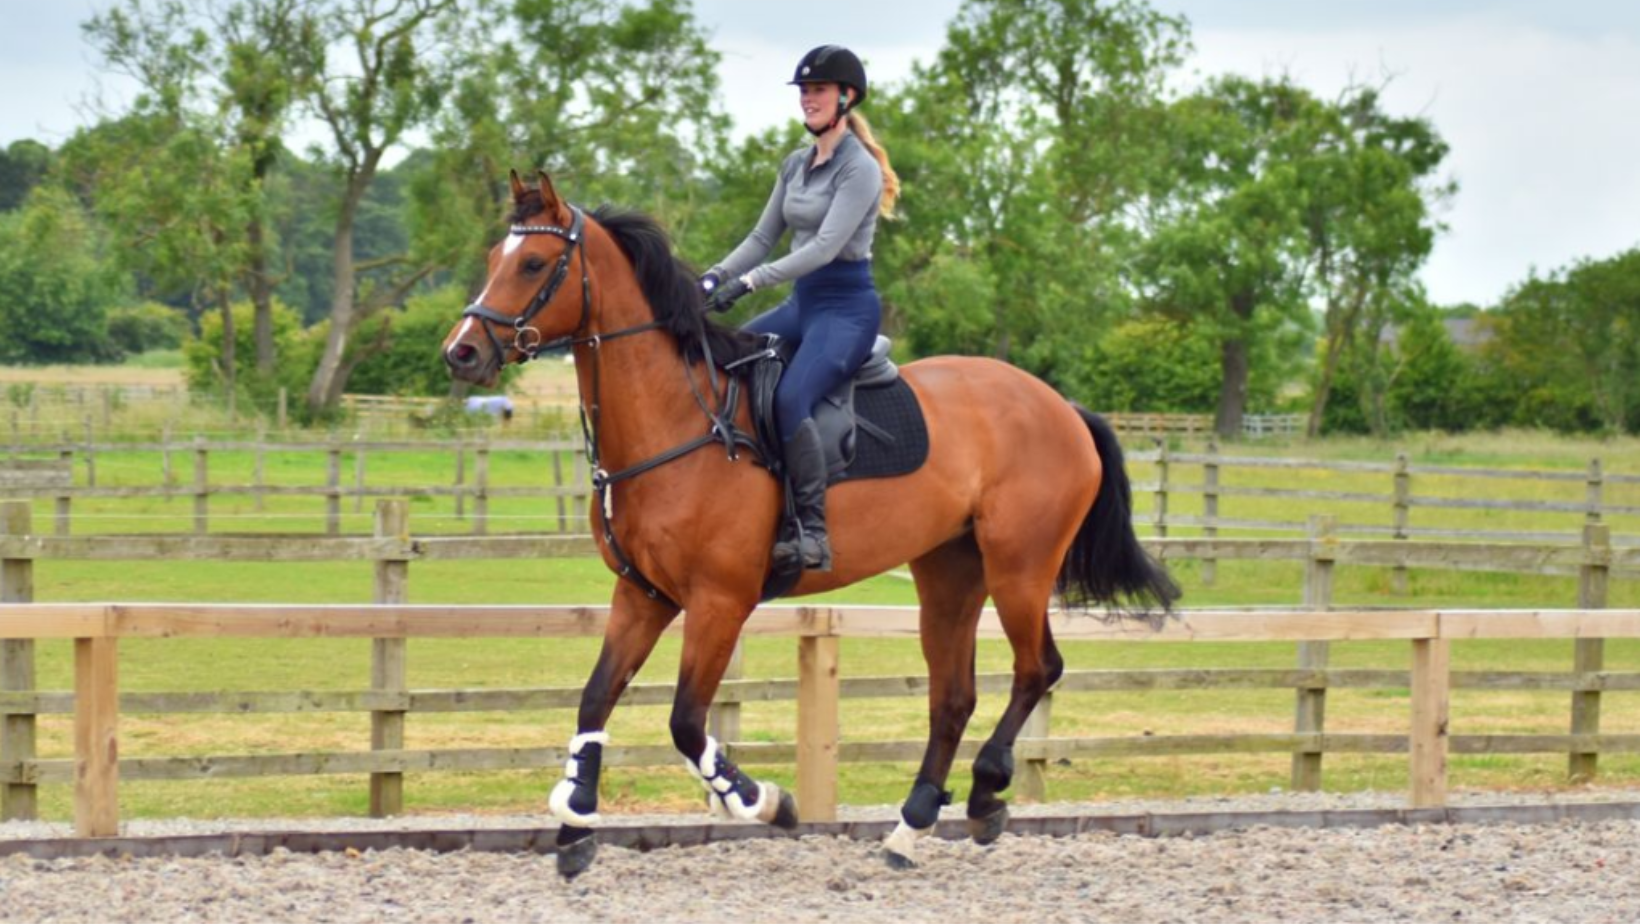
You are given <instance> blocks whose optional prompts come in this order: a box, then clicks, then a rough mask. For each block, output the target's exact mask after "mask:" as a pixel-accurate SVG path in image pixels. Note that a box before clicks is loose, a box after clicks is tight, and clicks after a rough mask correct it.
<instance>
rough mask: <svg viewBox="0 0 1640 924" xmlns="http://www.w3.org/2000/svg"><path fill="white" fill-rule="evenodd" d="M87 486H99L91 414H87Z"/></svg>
mask: <svg viewBox="0 0 1640 924" xmlns="http://www.w3.org/2000/svg"><path fill="white" fill-rule="evenodd" d="M85 486H86V487H88V488H94V487H96V486H97V444H96V441H95V440H94V439H93V438H92V429H91V415H90V414H87V415H85Z"/></svg>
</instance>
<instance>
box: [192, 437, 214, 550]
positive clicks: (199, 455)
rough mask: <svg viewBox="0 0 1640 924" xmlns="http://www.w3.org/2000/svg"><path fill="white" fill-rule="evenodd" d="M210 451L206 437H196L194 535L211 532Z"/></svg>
mask: <svg viewBox="0 0 1640 924" xmlns="http://www.w3.org/2000/svg"><path fill="white" fill-rule="evenodd" d="M210 465H211V463H210V450H209V449H206V448H205V437H204V436H202V435H196V436H195V437H194V535H196V536H203V535H205V534H206V533H207V532H209V531H210V520H209V518H210V515H211V494H210V486H209V482H210Z"/></svg>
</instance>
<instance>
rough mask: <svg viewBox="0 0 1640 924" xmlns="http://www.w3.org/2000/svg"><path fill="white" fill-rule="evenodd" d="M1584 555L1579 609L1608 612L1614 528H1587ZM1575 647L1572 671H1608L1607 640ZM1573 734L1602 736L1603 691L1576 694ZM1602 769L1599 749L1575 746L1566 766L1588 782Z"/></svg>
mask: <svg viewBox="0 0 1640 924" xmlns="http://www.w3.org/2000/svg"><path fill="white" fill-rule="evenodd" d="M1597 465H1598V463H1596V466H1597ZM1594 467H1595V466H1591V469H1592V468H1594ZM1583 554H1584V561H1583V565H1582V567H1580V568H1579V569H1578V575H1577V608H1578V609H1580V610H1598V609H1605V607H1606V586H1607V579H1608V577H1609V576H1610V573H1611V572H1610V568H1611V527H1609V526H1593V525H1591V526H1585V527H1583ZM1572 644H1573V646H1574V648H1573V650H1572V662H1573V663H1572V670H1573V671H1574V672H1576V674H1577V675H1578V677H1579V678H1585V677H1587V676H1588V675H1590V674H1593V673H1595V672H1597V671H1602V670H1605V669H1606V641H1605V639H1598V638H1580V639H1577V640H1576V641H1574V642H1573V643H1572ZM1572 734H1574V735H1590V736H1593V735H1598V734H1600V691H1599V690H1586V689H1579V690H1576V691H1574V692H1573V693H1572ZM1599 769H1600V751H1599V750H1598V746H1592V749H1591V750H1588V751H1579V750H1577V749H1576V748H1575V746H1574V748H1573V750H1572V753H1571V755H1570V758H1569V760H1568V762H1567V765H1566V773H1567V776H1569V777H1570V778H1571V779H1573V780H1574V781H1578V782H1587V781H1589V780H1592V779H1594V777H1595V774H1596V773H1597V772H1598V771H1599Z"/></svg>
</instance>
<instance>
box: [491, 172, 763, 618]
mask: <svg viewBox="0 0 1640 924" xmlns="http://www.w3.org/2000/svg"><path fill="white" fill-rule="evenodd" d="M569 211H570V225H569V227H568V228H564V227H562V226H560V225H513V226H512V227H511V228H510V229H509V233H511V234H518V235H524V236H528V235H532V234H550V235H552V236H554V237H559V238H563V239H564V240H565V241H566V242H567V246H565V247H564V250H563V252H562V253H560V254H559V255H558V262H557V264H555V265H554V266H553V268H552V275H550V276H548V277H547V281H546V282H544V283H542V285H541V288H540V289H538V290H537V291H536V293H535V295H534V297H532V298H531V299H530V303H529V304H528V305H526V306H525V307H524V310H523V311H522V312H520V313H519V314H517V315H509V314H504V313H502V312H500V311H497V310H496V309H494V308H492V307H490V306H489V305H486V304H483V303H482V302H474V303H473V304H471V305H468V306H467V307H466V308H465V309H463V310H462V312H461V316H462V317H464V318H478V319H479V321H481V322H482V323H483V326H484V335H485V336H486V337H489V338H490V345H491V346H492V347H494V348H495V351H496V357H497V360H498V361H501V360H502V359H503V358H504V357H505V356H506V355H507V352H506V348H505V347H503V346H502V344H501V338H499V337H497V336H496V333H495V325H506V326H509V327H511V328H512V329H513V343H512V349H515V350H517V351H518V352H519V353H520V354H522V355H523V357H524V361H529V360H532V359H534V358H535V357H536V356H537V355H538V354H539V353H541V352H542V351H544V350H557V349H564V348H570V347H577V346H585V345H590V346H591V347H592V354H591V357H592V361H591V373H592V400H591V402H590V405H589V403H588V402H587V401H586V400H585V399H584V396H583V400H582V402H581V432H582V435H583V436H584V437H585V438H586V454H587V463H588V465H589V466H590V467H591V468H592V489H593V493H594V494H595V495H596V497H597V500H598V507H599V509H600V511H601V512H602V513H603V536H604V542H605V544H606V545H607V546H608V548H609V550H610V552H611V554H612V555H613V557H614V558H615V561H616V563H617V565H618V566H619V567H618V568H617V573H618V574H619V575H620V576H621V577H624V578H627V579H628V580H630V581H632V582H633V583H634V584H636V585H637V586H638V589H639V590H642V591H643V592H644V594H645V595H647V596H648V597H650V598H651V599H661V600H669V599H670V598H668V597H667V596H666V595H665V594H664V593H662V592H661V590H660V589H659V588H657V587H656V586H655V585H654V584H653V583H652V582H650V580H649V579H648V578H646V577H644V575H643V573H642V572H640V571H639V570H638V568H637V566H636V565H634V564H632V562H631V560H630V559H629V558H627V556H626V554H625V553H624V552H623V551H622V550H621V547H620V545H619V544H618V543H617V542H616V540H615V532H614V526H613V523H614V519H615V511H614V504H613V499H612V497H611V495H610V493H609V489H610V487H611V486H613V485H615V484H617V483H619V482H622V481H625V480H627V479H628V478H634V477H636V476H638V475H641V474H643V473H644V472H647V471H650V470H651V469H655V468H659V467H660V466H662V465H665V464H666V463H668V462H671V461H673V460H675V459H680V458H682V457H684V456H686V455H688V454H690V453H692V452H694V451H695V450H697V449H700V448H702V447H705V446H709V445H711V444H713V443H722V444H723V445H724V446H725V447H726V448H727V449H728V451H729V458H730V459H731V460H733V459H738V458H739V450H740V449H741V448H742V447H745V448H747V449H750V450H752V452H753V453H754V454H756V453H757V451H758V446H757V441H756V439H755V438H754V437H752V436H750V435H749V434H747V433H746V432H745V431H743V430H741V429H740V428H739V427H737V426H735V424H734V418H735V412H736V409H737V407H738V405H739V381H738V380H737V379H735V378H734V377H733V376H730V377H729V382H728V384H727V386H726V387H725V388H724V390H723V391H722V392H721V393H719V391H718V387H717V382H718V377H717V366H716V364H715V363H714V362H713V361H712V355H711V348H710V347H709V346H705V339H704V338H702V344H703V349H704V351H705V357H704V359H705V361H706V369H707V374H708V377H709V378H710V380H711V385H710V391H711V393H712V398H713V399H714V401H713V402H712V403H715V404H716V405H717V409H716V410H714V409H713V408H712V406H711V404H710V403H708V402H707V400H706V397H705V396H703V395H702V394H701V393H700V389H699V388H698V387H697V386H696V385H695V379H694V376H692V375H691V376H687V377H688V379H689V388H690V390H691V391H693V392H694V394H695V402H696V403H697V404H699V405H700V408H701V410H702V411H704V412H705V413H706V419H707V421H708V422H709V423H710V427H709V428H708V430H707V432H706V433H705V434H704V435H702V436H700V437H697V438H696V439H693V440H690V441H689V442H686V443H683V444H682V445H679V446H675V447H673V448H672V449H669V450H667V451H665V452H663V453H661V454H659V455H657V456H654V457H652V458H649V459H646V460H644V461H642V462H639V463H637V464H636V465H632V466H628V467H627V468H624V469H621V470H620V471H617V472H609V471H606V470H605V469H604V468H603V467H602V466H601V465H600V464H599V458H598V425H599V422H600V417H601V413H602V408H601V407H600V398H601V396H600V392H601V391H602V388H601V377H600V375H599V372H600V369H599V366H600V364H599V361H598V359H599V354H600V347H601V346H602V345H603V344H604V343H607V342H608V341H611V340H619V339H622V338H624V337H630V336H633V335H635V334H641V333H645V332H648V331H652V330H661V329H662V328H663V325H662V324H661V322H660V321H654V320H651V321H648V322H646V323H643V324H635V325H633V326H631V327H623V328H621V329H620V330H617V331H611V332H610V333H607V334H588V333H587V332H586V331H587V327H588V325H589V324H590V323H591V321H592V277H591V275H590V274H589V273H588V271H587V258H586V243H585V242H586V214H585V213H584V212H582V211H581V209H580V208H578V207H576V206H574V205H571V206H569ZM577 250H580V251H581V320H580V321H579V322H578V323H577V324H576V325H575V329H574V330H572V331H570V332H569V333H568V334H565V335H564V336H562V337H556V338H554V339H552V340H549V341H546V342H542V340H541V332H540V331H538V330H536V329H535V328H534V327H532V326H530V321H532V320H534V318H535V316H536V315H538V314H540V313H541V311H542V310H543V309H545V308H546V307H547V305H548V304H550V303H551V302H552V300H553V297H554V296H556V295H557V294H558V290H559V289H560V288H562V287H563V285H564V281H565V280H566V279H568V278H569V263H570V259H571V257H573V256H574V254H575V252H576V251H577Z"/></svg>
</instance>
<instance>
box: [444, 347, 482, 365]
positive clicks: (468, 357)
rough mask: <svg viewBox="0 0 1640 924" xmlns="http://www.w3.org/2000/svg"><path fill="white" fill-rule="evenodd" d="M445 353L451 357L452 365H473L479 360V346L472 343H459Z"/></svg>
mask: <svg viewBox="0 0 1640 924" xmlns="http://www.w3.org/2000/svg"><path fill="white" fill-rule="evenodd" d="M444 355H445V356H446V357H448V358H449V360H450V364H451V365H452V366H463V367H465V366H471V365H472V364H473V363H475V362H477V361H478V347H475V346H473V345H472V344H470V343H458V344H456V345H455V346H453V347H451V348H450V350H449V352H447V353H445V354H444Z"/></svg>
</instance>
